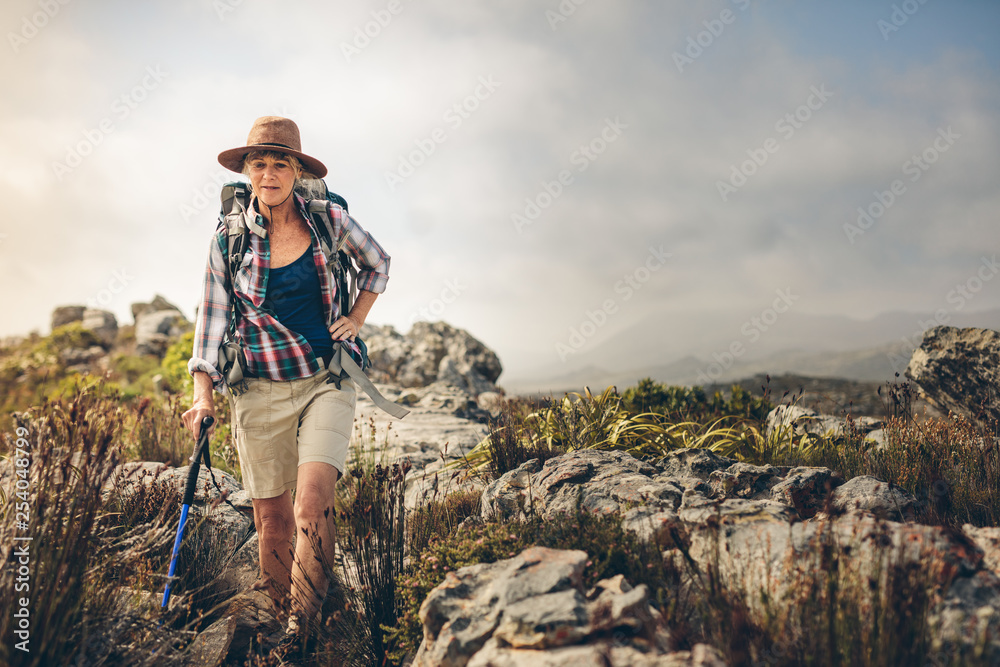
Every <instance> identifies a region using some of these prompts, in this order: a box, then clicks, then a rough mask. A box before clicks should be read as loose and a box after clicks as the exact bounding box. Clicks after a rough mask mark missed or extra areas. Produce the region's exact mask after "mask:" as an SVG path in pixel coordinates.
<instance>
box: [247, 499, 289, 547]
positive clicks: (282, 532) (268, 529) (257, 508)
mask: <svg viewBox="0 0 1000 667" xmlns="http://www.w3.org/2000/svg"><path fill="white" fill-rule="evenodd" d="M286 493H287V492H286ZM253 509H254V512H253V515H254V524H256V527H257V533H258V534H259V535H260V539H261V540H264V541H269V540H281V539H291V537H292V535H293V534H294V533H295V521H294V517H293V513H292V508H291V497H290V496H288V497H286V496H285V495H282V496H279V497H278V498H264V499H256V500H254V507H253Z"/></svg>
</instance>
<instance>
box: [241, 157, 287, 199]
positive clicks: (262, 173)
mask: <svg viewBox="0 0 1000 667" xmlns="http://www.w3.org/2000/svg"><path fill="white" fill-rule="evenodd" d="M249 176H250V184H251V185H252V186H253V191H254V192H255V193H256V194H257V198H258V199H260V200H261V202H263V203H264V204H267V206H268V207H273V206H277V205H279V204H281V203H282V202H284V201H285V200H287V199H288V196H289V195H290V194H291V192H292V188H294V187H295V167H293V166H292V163H291V162H290V161H289V160H288V159H287V158H274V157H271V156H269V155H265V156H262V157H255V158H253V159H252V160H251V161H250V173H249Z"/></svg>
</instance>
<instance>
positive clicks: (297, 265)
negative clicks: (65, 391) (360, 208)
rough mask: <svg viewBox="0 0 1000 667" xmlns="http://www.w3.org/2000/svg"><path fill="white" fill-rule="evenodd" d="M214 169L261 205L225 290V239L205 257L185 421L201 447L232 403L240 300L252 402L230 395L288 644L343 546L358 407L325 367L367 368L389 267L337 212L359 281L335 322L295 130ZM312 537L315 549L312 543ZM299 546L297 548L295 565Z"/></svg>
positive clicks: (257, 126)
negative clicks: (218, 412) (344, 495)
mask: <svg viewBox="0 0 1000 667" xmlns="http://www.w3.org/2000/svg"><path fill="white" fill-rule="evenodd" d="M219 162H220V163H221V164H222V166H224V167H226V168H227V169H230V170H232V171H235V172H237V173H242V174H244V175H246V176H247V177H248V179H249V181H250V187H251V190H252V195H253V196H252V198H251V200H250V204H249V206H248V207H247V210H246V212H245V214H244V216H245V222H246V224H247V226H248V227H249V228H250V230H251V234H250V247H249V251H248V253H247V255H248V256H244V258H243V263H242V265H241V268H240V269H239V271H238V272H237V274H236V278H235V280H234V281H232V282H233V285H230V279H229V267H228V260H227V254H228V241H227V235H226V226H225V224H224V222H220V224H219V226H218V228H217V229H216V231H215V234H214V235H213V237H212V240H211V243H210V250H209V257H208V266H207V269H206V272H205V279H204V289H203V297H202V303H201V306H200V307H199V311H198V317H197V322H196V328H195V342H194V353H193V356H192V358H191V360H190V361H189V362H188V372H189V373H191V375H192V376H193V378H194V404H193V407H192V408H191V409H190V410H188V411H187V412H185V413H184V415H183V420H184V424H185V426H186V427H187V428H188V429H189V430H190V431H191V433H192V435H193V436H194V437H195V438H197V437H198V434H199V433H198V432H199V431H200V428H201V427H200V424H201V420H202V418H204V417H205V416H208V415H212V416H214V412H215V411H214V407H213V402H212V391H213V388H214V389H215V390H218V391H220V392H221V393H223V394H225V393H226V389H227V388H228V387H227V386H226V382H225V379H224V377H223V375H222V374H221V372H220V367H221V364H220V359H219V356H220V355H219V344H220V342H221V340H222V336H223V333H224V332H225V331H226V329H227V327H228V326H229V325H230V322H229V318H230V317H231V313H232V312H233V307H232V306H233V304H232V302H231V301H230V299H235V300H236V303H235V307H236V308H235V311H236V313H237V318H236V319H237V333H238V337H239V339H240V340H241V341H242V344H243V350H244V353H245V359H246V364H245V365H246V372H245V375H246V376H248V377H247V379H246V382H247V384H246V389H245V391H242V392H240V391H230V392H229V394H230V396H229V400H230V406H231V408H232V415H233V422H234V423H233V434H234V439H235V441H236V449H237V452H238V454H239V459H240V470H241V472H242V474H243V480H244V484H245V487H246V489H247V491H248V494H249V495H250V497H251V498H252V499H253V511H254V523H255V524H256V527H257V532H258V534H259V545H260V547H259V548H260V567H261V578H262V580H263V581H264V582H265V583H266V584H267V585H268V587H269V590H270V593H271V597H272V599H273V600H274V602H275V606H276V609H277V610H278V612H279V614H281V615H283V613H284V611H286V609H285V607H284V601H285V600H286V599H287V598H286V596H287V595H289V594H290V595H291V598H290V605H289V607H288V608H287V611H288V612H289V616H288V631H289V632H290V633H298V632H299V630H300V629H302V627H303V624H304V623H305V621H306V620H307V619H308V618H311V617H312V616H313V615H314V614H315V613H316V612H317V611H318V609H319V607H320V606H321V605H322V601H323V600H322V598H323V596H325V594H326V588H327V583H328V582H327V580H326V577H325V576H324V572H323V563H324V562H325V563H330V562H332V558H333V555H334V541H335V534H334V529H333V524H332V518H333V517H332V516H330V515H331V514H332V512H333V507H332V505H333V497H334V490H335V486H336V484H337V480H338V478H339V477H340V476H341V475H342V474H343V472H344V466H345V463H346V459H347V454H348V442H349V440H350V436H351V432H352V426H353V421H354V409H355V405H356V395H355V390H356V385H355V383H354V382H353V381H352V380H350V379H346V378H345V379H343V380H340V381H339V382H338V383H332V382H328V381H327V380H329V379H331V378H330V377H329V375H330V371H329V370H327V366H328V365H329V363H330V357H331V354H332V352H333V350H334V341H340V342H341V344H343V345H344V346H345V347H344V350H343V351H344V352H348V353H350V354H351V356H352V357H355V355H357V358H360V352H359V351H358V348H357V345H356V344H355V343H354V339H355V337H356V336H357V335H358V332H359V330H360V329H361V325H362V324H364V322H365V319H366V318H367V316H368V311H369V310H370V309H371V307H372V304H373V303H374V302H375V299H376V297H377V296H378V294H379V293H381V292H382V291H383V290H384V289H385V286H386V281H387V280H388V271H389V255H387V254H386V253H385V251H384V250H383V249H382V247H381V246H380V245H379V244H378V243H377V242H376V241H375V239H373V238H372V236H371V235H370V234H368V233H367V232H366V231H365V230H364V229H362V228H361V226H360V225H358V223H357V222H356V221H355V220H354V219H353V218H351V217H350V216H348V215H347V214H346V213H345V212H344V211H343V209H341V208H340V207H338V206H336V205H334V204H330V205H329V206H328V214H329V217H330V220H331V221H332V222H333V228H334V232H335V233H336V234H338V235H339V236H338V238H337V239H334V241H335V242H338V243H339V242H340V241H342V240H345V241H346V243H345V244H344V249H345V250H346V251H347V252H348V254H349V255H351V256H352V257H353V258H354V260H355V261H356V262H357V264H358V266H359V269H360V271H359V274H358V278H357V285H358V287H359V288H360V290H359V293H358V297H357V299H356V301H355V303H354V306H353V307H352V308H351V311H350V312H349V313H339V312H337V310H338V303H337V299H336V294H335V292H336V289H337V287H336V283H335V281H334V280H333V277H332V275H331V273H330V271H329V270H328V268H327V264H326V258H325V256H324V254H323V250H322V247H321V244H320V241H319V238H320V237H319V234H318V232H317V229H316V226H315V224H314V221H313V220H312V218H311V216H310V214H309V210H308V207H307V204H306V202H305V201H304V200H303V199H302V198H301V197H300V196H299V195H298V194H296V193H295V191H294V188H295V184H296V180H297V179H298V178H300V177H302V176H303V175H304V174H306V173H308V174H309V175H312V176H315V177H317V178H322V177H323V176H325V175H326V167H325V166H324V165H323V163H322V162H320V161H319V160H317V159H316V158H314V157H311V156H309V155H307V154H305V153H303V152H302V151H301V142H300V139H299V130H298V127H297V126H296V125H295V123H294V122H292V121H291V120H288V119H286V118H279V117H276V116H266V117H263V118H259V119H257V121H256V122H254V124H253V128H252V129H251V130H250V135H249V137H248V139H247V144H246V145H245V146H241V147H239V148H234V149H231V150H227V151H223V152H222V153H221V154H220V155H219ZM345 236H346V239H345V238H344V237H345ZM327 323H331V324H329V326H328V325H327ZM292 489H295V502H294V505H293V503H292V496H291V491H292ZM305 531H309V533H312V534H314V535H315V536H316V537H317V538H318V539H305V535H306V533H305ZM294 535H297V536H299V539H297V540H296V542H297V543H296V544H295V545H294V554H295V558H294V562H292V559H291V558H290V557H289V554H290V553H291V552H292V549H293V536H294ZM314 545H316V551H314ZM320 552H321V553H320Z"/></svg>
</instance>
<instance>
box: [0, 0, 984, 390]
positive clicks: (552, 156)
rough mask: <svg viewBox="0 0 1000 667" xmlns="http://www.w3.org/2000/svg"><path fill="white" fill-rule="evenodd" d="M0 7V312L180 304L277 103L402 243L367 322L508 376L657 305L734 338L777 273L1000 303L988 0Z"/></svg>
mask: <svg viewBox="0 0 1000 667" xmlns="http://www.w3.org/2000/svg"><path fill="white" fill-rule="evenodd" d="M0 21H2V25H3V28H4V33H5V42H6V43H5V44H4V45H3V47H0V53H2V54H3V55H2V56H0V58H2V59H3V64H2V68H0V71H2V75H0V76H2V77H3V79H2V81H3V90H4V94H3V97H2V98H0V162H2V164H3V169H2V170H0V197H2V200H3V202H4V203H5V206H4V208H5V210H4V215H3V219H2V221H0V281H2V285H3V287H2V289H0V308H2V310H3V312H4V317H3V319H2V320H0V335H12V334H23V333H26V332H28V331H29V330H32V329H38V330H40V331H41V332H43V333H45V332H47V331H48V328H49V325H48V322H49V316H50V313H51V311H52V309H53V308H54V307H55V306H58V305H63V304H77V303H91V304H94V305H97V306H98V307H102V308H106V309H108V310H111V311H113V312H114V313H115V314H116V315H117V317H118V319H119V322H121V323H131V315H130V311H129V305H130V304H131V303H132V302H135V301H149V300H150V299H152V297H153V295H154V294H157V293H159V294H162V295H164V296H165V297H166V298H167V299H168V300H169V301H171V302H173V303H175V304H177V305H178V306H179V307H180V308H181V309H182V310H183V311H184V312H185V313H187V314H188V316H189V317H190V316H193V312H194V308H195V306H196V305H197V301H198V298H199V289H200V283H201V278H202V271H203V267H204V264H205V260H206V257H207V248H208V241H209V238H210V236H211V234H212V231H213V229H214V227H215V219H216V215H217V210H218V204H217V201H218V200H217V194H218V184H219V183H220V182H221V181H222V180H225V178H226V174H225V172H224V170H223V169H222V168H221V167H220V166H219V165H218V163H217V162H216V155H217V154H218V153H219V152H220V151H221V150H223V149H226V148H230V147H234V146H239V145H242V144H243V143H244V141H245V138H246V133H247V131H248V130H249V128H250V125H251V124H252V122H253V120H254V119H255V118H256V117H258V116H262V115H271V114H277V115H284V116H288V117H290V118H292V119H294V120H295V121H296V122H297V123H298V124H299V127H300V128H301V131H302V136H303V144H304V150H305V151H306V152H308V153H311V154H313V155H315V156H317V157H319V158H320V159H321V160H323V161H325V163H326V164H327V165H328V166H329V168H330V174H329V177H328V179H327V181H328V183H329V184H330V187H331V189H333V190H335V191H338V192H340V193H341V194H343V195H344V196H345V197H347V199H348V200H349V201H350V204H351V211H352V213H353V214H354V215H355V217H356V218H357V219H358V221H359V222H361V224H362V225H363V226H365V227H366V228H367V229H368V230H369V231H370V232H372V234H373V235H374V236H375V238H376V239H378V240H379V241H380V243H381V244H382V245H383V246H384V247H385V248H386V250H387V251H388V252H389V254H390V255H391V256H392V266H391V271H390V280H389V286H388V289H387V291H386V292H385V294H383V295H382V296H381V297H380V298H379V300H378V302H377V303H376V305H375V307H374V308H373V310H372V312H371V314H370V318H369V319H370V321H371V322H373V323H379V324H382V323H388V324H393V325H395V326H397V327H398V328H400V329H402V330H406V329H408V327H409V325H410V323H411V322H412V321H414V320H415V319H432V320H436V319H444V320H446V321H448V322H450V323H452V324H455V325H457V326H460V327H463V328H466V329H468V330H469V331H470V332H471V333H472V334H473V335H475V336H476V337H478V338H480V339H481V340H483V341H484V342H485V343H486V344H488V345H489V346H491V347H492V348H493V349H495V350H496V351H497V352H498V353H499V355H500V357H501V360H502V361H503V363H504V365H505V367H506V369H507V372H506V373H505V377H512V376H513V377H516V376H519V375H525V374H529V373H530V372H531V370H532V369H533V368H539V367H543V366H547V367H558V365H559V364H561V363H565V364H572V363H573V359H574V358H576V357H578V356H580V355H581V354H585V353H586V352H588V351H593V350H595V349H599V348H600V345H601V344H602V342H605V341H608V340H611V339H613V338H614V337H615V336H616V335H617V334H619V333H621V332H623V331H627V330H628V329H629V328H630V327H634V326H636V325H637V323H640V322H643V321H645V320H646V318H648V317H649V316H650V314H656V315H658V316H660V317H668V318H669V317H676V318H685V319H687V320H689V321H694V322H697V321H699V320H698V317H700V316H705V317H706V320H705V321H706V322H708V321H709V320H710V318H716V319H717V318H718V317H719V316H720V314H722V316H726V315H727V314H731V319H732V326H734V327H735V329H734V331H733V333H734V334H737V332H738V330H739V325H740V322H742V321H744V318H745V316H746V313H751V314H752V313H758V314H762V313H766V311H767V309H768V308H771V307H773V306H774V304H775V300H776V299H779V298H780V295H781V293H785V294H788V290H791V293H792V295H793V297H794V300H793V303H794V305H793V306H791V308H793V309H794V310H795V312H797V313H799V314H816V315H843V316H849V317H854V318H870V317H873V316H876V315H878V314H879V313H884V312H888V311H912V312H914V313H918V312H933V311H934V310H935V309H940V308H955V307H956V305H955V304H956V303H957V302H956V301H953V300H949V295H951V294H952V293H953V290H954V289H955V288H956V287H957V286H965V287H966V289H967V291H968V294H969V298H968V299H967V300H966V301H965V302H964V303H963V307H964V308H965V309H966V311H975V310H985V309H989V308H996V307H998V306H1000V290H998V289H997V287H998V285H1000V280H994V281H991V279H992V278H993V277H995V274H996V273H997V271H998V269H997V268H996V267H995V265H993V264H990V262H989V260H990V259H991V258H992V257H993V256H994V253H995V252H996V251H997V245H998V244H997V240H998V234H997V216H998V211H1000V188H998V187H997V184H998V183H1000V85H998V83H1000V82H998V71H1000V45H998V41H997V39H996V36H997V35H998V34H1000V3H996V2H994V1H992V0H978V1H974V0H968V1H952V2H944V0H923V1H920V0H906V1H905V2H897V3H893V2H888V1H886V2H873V1H871V0H865V1H864V2H862V1H860V0H856V1H855V0H850V1H842V2H836V3H834V2H825V3H819V2H806V1H800V2H791V1H787V2H779V1H777V0H771V1H768V0H713V1H706V2H684V3H682V2H659V1H658V2H653V1H644V2H639V1H636V2H609V1H608V0H563V2H562V3H561V4H560V2H558V1H557V0H549V1H543V0H532V1H529V0H509V1H507V2H504V3H484V2H444V1H443V0H391V1H390V0H384V1H382V0H379V1H375V2H368V1H352V2H349V3H348V2H324V3H321V2H298V3H272V2H264V1H263V0H179V1H175V2H166V1H162V2H141V3H139V2H126V1H124V0H123V1H113V0H102V1H101V2H94V1H88V0H70V1H68V2H60V1H58V0H8V1H7V2H5V3H4V4H3V9H2V10H0ZM859 208H860V210H861V212H863V213H866V214H867V216H866V217H862V216H861V213H859ZM984 258H986V259H985V261H984ZM977 275H978V276H979V280H978V281H977V280H976V277H977ZM970 281H971V282H970ZM973 288H975V289H973ZM711 321H713V322H714V321H716V320H711ZM737 335H738V334H737ZM664 345H665V346H667V347H669V348H670V349H669V350H668V353H667V355H666V356H668V357H671V356H672V357H680V356H682V355H683V354H686V353H690V352H692V351H694V352H698V350H696V349H693V348H694V347H696V346H695V345H693V343H692V342H691V341H672V342H671V341H667V342H665V343H664ZM662 352H663V351H662V350H660V351H659V353H662Z"/></svg>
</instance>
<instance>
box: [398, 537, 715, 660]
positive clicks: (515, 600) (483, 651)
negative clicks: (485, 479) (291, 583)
mask: <svg viewBox="0 0 1000 667" xmlns="http://www.w3.org/2000/svg"><path fill="white" fill-rule="evenodd" d="M587 560H588V556H587V554H586V553H584V552H583V551H563V550H559V549H547V548H545V547H531V548H528V549H526V550H525V551H523V552H521V554H520V555H518V556H516V557H514V558H510V559H508V560H503V561H499V562H496V563H488V564H479V565H470V566H468V567H463V568H461V569H459V570H457V571H456V572H449V573H448V575H447V577H446V578H445V580H444V582H442V583H441V584H440V585H439V586H438V587H437V588H435V589H434V590H432V591H431V592H430V594H429V595H428V596H427V599H426V600H424V603H423V604H422V605H421V607H420V619H421V621H423V624H424V639H423V641H422V642H421V644H420V648H419V650H418V651H417V655H416V657H415V658H414V661H413V667H465V666H466V665H467V666H468V667H487V666H488V665H492V666H494V667H498V666H500V665H504V666H507V665H509V666H511V667H514V666H515V665H547V666H550V667H560V666H565V667H577V666H581V667H582V666H584V665H595V666H596V665H606V666H611V667H626V666H628V667H633V666H649V667H652V666H654V665H664V666H666V665H706V666H707V665H717V666H722V665H724V664H725V663H724V662H723V661H722V658H721V657H720V656H719V654H718V653H717V652H716V651H714V650H713V649H711V648H709V647H707V646H703V645H698V646H696V647H695V649H694V651H691V652H683V653H682V654H670V653H668V652H667V651H666V650H665V644H666V637H665V636H664V635H663V634H661V633H658V627H657V626H658V623H657V621H658V618H659V615H658V613H657V612H656V611H655V610H654V609H653V608H652V607H651V606H650V604H649V591H648V589H647V588H646V587H645V586H644V585H640V586H638V587H636V588H633V587H632V586H631V585H629V583H628V582H627V581H625V580H624V578H623V577H621V576H620V575H619V576H617V577H614V578H611V579H605V580H602V581H600V582H598V584H597V585H596V586H595V587H594V588H593V589H592V590H590V591H587V590H585V589H584V587H583V583H582V580H583V570H584V568H585V567H586V564H587Z"/></svg>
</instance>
